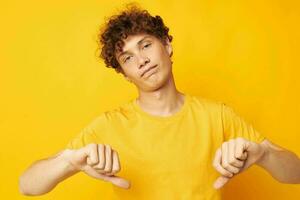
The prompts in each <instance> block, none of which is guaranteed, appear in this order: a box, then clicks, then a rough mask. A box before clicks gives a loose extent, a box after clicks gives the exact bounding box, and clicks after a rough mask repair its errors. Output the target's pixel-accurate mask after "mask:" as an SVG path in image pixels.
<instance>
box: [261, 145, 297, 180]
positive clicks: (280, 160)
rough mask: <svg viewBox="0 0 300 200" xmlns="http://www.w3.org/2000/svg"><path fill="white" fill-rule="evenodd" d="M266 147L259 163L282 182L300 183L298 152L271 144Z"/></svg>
mask: <svg viewBox="0 0 300 200" xmlns="http://www.w3.org/2000/svg"><path fill="white" fill-rule="evenodd" d="M267 146H268V147H267ZM265 149H266V151H265V153H264V155H263V157H262V158H261V159H260V160H259V161H258V162H257V163H256V164H257V165H259V166H261V167H263V168H264V169H266V170H267V171H268V172H269V173H270V174H271V175H272V176H273V177H274V178H275V179H276V180H278V181H280V182H282V183H300V159H299V158H298V157H297V155H296V154H294V153H292V152H290V151H288V150H285V149H282V148H279V147H276V146H273V145H271V146H270V144H269V145H265Z"/></svg>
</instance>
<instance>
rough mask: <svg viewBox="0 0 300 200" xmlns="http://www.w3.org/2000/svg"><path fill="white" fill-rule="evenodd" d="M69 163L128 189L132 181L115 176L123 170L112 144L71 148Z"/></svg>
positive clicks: (93, 175) (91, 174)
mask: <svg viewBox="0 0 300 200" xmlns="http://www.w3.org/2000/svg"><path fill="white" fill-rule="evenodd" d="M69 163H70V164H71V165H72V166H73V167H74V168H75V169H76V170H80V171H83V172H85V173H86V174H87V175H89V176H91V177H93V178H96V179H101V180H104V181H108V182H111V183H112V184H114V185H116V186H119V187H122V188H125V189H128V188H129V187H130V182H129V181H127V180H125V179H123V178H121V177H117V176H115V174H116V173H118V172H119V171H120V170H121V165H120V161H119V156H118V153H117V152H116V151H115V150H113V149H112V148H111V146H110V145H104V144H94V143H92V144H88V145H86V146H85V147H82V148H80V149H77V150H70V159H69Z"/></svg>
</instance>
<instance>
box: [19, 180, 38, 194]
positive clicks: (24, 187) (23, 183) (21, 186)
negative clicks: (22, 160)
mask: <svg viewBox="0 0 300 200" xmlns="http://www.w3.org/2000/svg"><path fill="white" fill-rule="evenodd" d="M18 185H19V192H20V193H21V194H22V195H25V196H38V195H42V193H37V192H36V191H33V190H31V189H30V188H29V187H28V186H29V185H28V184H27V183H26V180H25V178H24V175H22V176H20V177H19V184H18Z"/></svg>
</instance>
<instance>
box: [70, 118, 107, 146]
mask: <svg viewBox="0 0 300 200" xmlns="http://www.w3.org/2000/svg"><path fill="white" fill-rule="evenodd" d="M106 125H107V120H106V115H105V113H103V114H102V115H100V116H98V117H97V118H95V119H94V120H92V122H90V123H89V124H88V125H87V126H85V127H84V128H82V129H81V131H80V132H79V133H78V134H77V135H75V137H73V138H72V139H71V140H70V141H69V142H68V143H67V145H66V148H67V149H79V148H81V147H84V146H86V145H87V144H89V143H101V142H102V141H101V138H102V137H101V135H102V134H104V133H105V131H106Z"/></svg>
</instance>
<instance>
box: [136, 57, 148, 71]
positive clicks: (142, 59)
mask: <svg viewBox="0 0 300 200" xmlns="http://www.w3.org/2000/svg"><path fill="white" fill-rule="evenodd" d="M149 62H150V59H149V58H148V57H146V56H142V55H141V56H139V58H138V63H139V69H140V68H142V67H143V66H145V65H146V64H147V63H149Z"/></svg>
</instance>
